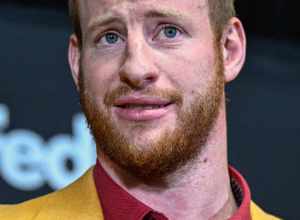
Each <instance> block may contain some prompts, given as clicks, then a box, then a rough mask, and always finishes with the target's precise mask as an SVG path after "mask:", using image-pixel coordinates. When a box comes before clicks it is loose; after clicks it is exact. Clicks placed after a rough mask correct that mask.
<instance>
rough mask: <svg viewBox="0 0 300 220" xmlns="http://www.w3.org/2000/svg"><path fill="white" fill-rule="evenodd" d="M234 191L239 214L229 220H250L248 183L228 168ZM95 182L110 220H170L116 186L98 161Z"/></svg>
mask: <svg viewBox="0 0 300 220" xmlns="http://www.w3.org/2000/svg"><path fill="white" fill-rule="evenodd" d="M229 173H230V177H231V187H232V191H233V194H234V196H235V200H236V202H237V204H238V206H239V207H238V210H237V211H236V213H235V214H234V215H233V216H232V217H231V218H230V219H229V220H251V215H250V201H251V195H250V190H249V187H248V184H247V182H246V181H245V179H244V178H243V177H242V176H241V174H239V173H238V171H236V170H235V169H234V168H232V167H229ZM94 179H95V184H96V188H97V192H98V196H99V198H100V201H101V206H102V209H103V215H104V219H107V220H125V219H126V220H167V218H166V217H165V216H164V215H163V214H162V213H158V212H156V211H155V210H153V209H151V208H150V207H148V206H147V205H145V204H143V203H142V202H140V201H139V200H137V199H136V198H134V197H133V196H131V195H130V194H129V193H128V192H126V191H125V190H124V189H122V188H121V187H120V186H119V185H118V184H116V183H115V182H114V181H113V180H112V179H111V177H110V176H109V175H108V174H107V173H106V172H105V170H104V169H103V168H102V166H101V165H100V163H99V162H98V161H97V163H96V166H95V169H94Z"/></svg>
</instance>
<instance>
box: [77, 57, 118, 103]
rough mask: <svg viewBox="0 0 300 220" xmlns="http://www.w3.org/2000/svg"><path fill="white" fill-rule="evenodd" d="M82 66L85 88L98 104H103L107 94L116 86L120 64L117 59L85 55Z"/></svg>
mask: <svg viewBox="0 0 300 220" xmlns="http://www.w3.org/2000/svg"><path fill="white" fill-rule="evenodd" d="M82 66H83V67H84V69H83V74H84V81H85V88H86V91H87V92H88V94H89V96H90V98H91V99H92V100H93V101H94V103H96V104H97V105H100V106H102V105H103V100H104V97H105V94H107V92H108V91H110V90H111V89H112V88H115V87H116V86H115V85H114V84H116V81H117V80H116V78H118V77H119V76H118V65H117V61H116V60H115V59H110V60H106V61H105V62H104V61H103V60H101V59H97V58H93V57H91V56H90V57H85V58H84V60H83V62H82Z"/></svg>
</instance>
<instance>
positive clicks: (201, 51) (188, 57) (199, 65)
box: [158, 44, 215, 99]
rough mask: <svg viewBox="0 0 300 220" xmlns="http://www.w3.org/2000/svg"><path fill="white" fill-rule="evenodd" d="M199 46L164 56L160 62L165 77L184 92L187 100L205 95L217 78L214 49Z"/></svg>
mask: <svg viewBox="0 0 300 220" xmlns="http://www.w3.org/2000/svg"><path fill="white" fill-rule="evenodd" d="M199 45H200V46H197V47H192V46H189V47H188V48H185V49H181V50H180V51H178V52H176V53H172V54H170V55H165V56H162V57H161V59H160V60H159V61H158V63H159V64H158V65H159V67H160V69H161V70H162V71H163V72H164V73H165V75H166V76H165V77H167V78H168V81H170V82H172V84H173V85H175V86H176V88H178V89H180V90H181V91H183V92H184V96H185V99H189V97H190V96H194V95H197V93H198V95H199V93H200V94H203V93H204V92H205V91H206V90H207V89H208V87H209V85H210V82H211V81H213V79H214V77H215V76H214V75H215V73H214V72H215V70H214V69H215V67H214V61H215V54H214V50H213V47H212V46H211V47H207V48H205V46H203V45H204V44H199Z"/></svg>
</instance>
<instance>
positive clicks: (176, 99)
mask: <svg viewBox="0 0 300 220" xmlns="http://www.w3.org/2000/svg"><path fill="white" fill-rule="evenodd" d="M70 11H71V16H72V19H73V24H74V30H75V33H74V34H73V35H72V36H71V37H70V44H69V63H70V67H71V71H72V76H73V79H74V81H75V84H76V86H77V89H78V91H79V93H80V102H81V105H82V108H83V111H84V113H85V115H86V117H87V120H88V122H89V125H90V128H91V132H92V134H93V136H94V139H95V141H96V144H97V152H98V155H97V156H98V160H97V163H96V166H95V167H93V168H91V169H90V170H89V171H88V172H87V173H86V174H85V175H84V176H83V177H81V178H80V179H79V180H78V181H76V182H75V183H73V184H72V185H70V186H68V187H67V188H65V189H63V190H61V191H58V192H55V193H52V194H49V195H46V196H43V197H41V198H37V199H34V200H31V201H27V202H24V203H22V204H19V205H15V206H2V207H1V208H0V217H1V218H0V219H5V220H7V219H22V220H24V219H25V220H27V219H38V220H40V219H41V220H42V219H43V220H47V219H49V220H50V219H51V220H53V219H91V220H93V219H95V220H96V219H109V220H120V219H121V220H123V219H129V220H142V219H143V220H147V219H156V220H162V219H164V220H165V219H172V220H173V219H174V220H176V219H181V220H182V219H184V220H190V219H197V220H200V219H203V220H204V219H205V220H207V219H210V220H221V219H222V220H224V219H230V220H250V219H252V220H264V219H277V218H275V217H273V216H271V215H268V214H266V213H265V212H264V211H262V210H261V209H260V208H259V207H258V206H256V205H255V204H254V203H253V202H251V196H250V190H249V188H248V185H247V183H246V181H245V180H244V179H243V177H242V176H241V175H240V174H239V173H238V172H237V171H236V170H235V169H234V168H232V167H229V166H228V160H227V139H226V136H227V134H226V109H225V92H224V86H225V84H226V83H228V82H230V81H232V80H233V79H235V78H236V77H237V75H238V73H239V72H240V70H241V68H242V66H243V63H244V60H245V48H246V39H245V34H244V30H243V26H242V24H241V22H240V21H239V20H238V19H237V18H236V17H235V13H234V7H233V0H209V1H207V0H189V1H182V0H164V1H157V0H140V1H134V0H85V1H79V0H77V1H76V0H71V1H70Z"/></svg>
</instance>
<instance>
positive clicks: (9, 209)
mask: <svg viewBox="0 0 300 220" xmlns="http://www.w3.org/2000/svg"><path fill="white" fill-rule="evenodd" d="M65 219H66V220H67V219H72V220H81V219H85V220H101V219H104V218H103V214H102V208H101V204H100V200H99V198H98V195H97V192H96V187H95V184H94V180H93V175H92V168H90V169H89V170H88V171H87V172H86V173H85V174H84V175H83V176H82V177H80V178H79V179H78V180H77V181H75V182H74V183H72V184H71V185H69V186H67V187H65V188H63V189H61V190H59V191H56V192H53V193H49V194H47V195H44V196H41V197H38V198H36V199H32V200H29V201H26V202H23V203H20V204H17V205H2V206H1V205H0V220H65Z"/></svg>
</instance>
